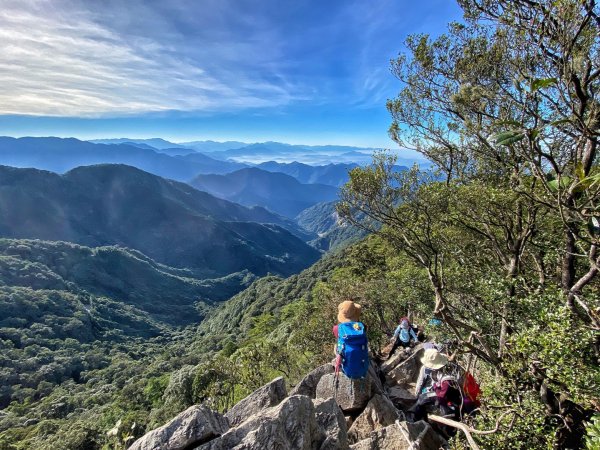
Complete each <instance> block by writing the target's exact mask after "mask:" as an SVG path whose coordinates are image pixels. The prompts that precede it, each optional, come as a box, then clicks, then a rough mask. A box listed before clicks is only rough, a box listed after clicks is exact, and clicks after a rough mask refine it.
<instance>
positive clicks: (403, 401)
mask: <svg viewBox="0 0 600 450" xmlns="http://www.w3.org/2000/svg"><path fill="white" fill-rule="evenodd" d="M387 396H388V397H389V399H390V400H391V401H392V403H393V404H394V405H395V406H396V407H398V408H400V409H402V410H404V409H409V408H410V407H411V406H413V405H414V404H415V402H416V401H417V397H415V396H414V395H413V394H412V392H410V391H408V390H407V389H404V388H402V387H400V386H392V387H391V388H389V389H388V390H387Z"/></svg>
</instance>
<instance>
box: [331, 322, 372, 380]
mask: <svg viewBox="0 0 600 450" xmlns="http://www.w3.org/2000/svg"><path fill="white" fill-rule="evenodd" d="M337 353H338V355H340V356H341V357H342V358H341V359H342V361H341V362H342V371H343V372H344V374H345V375H346V376H347V377H348V378H364V377H365V376H366V375H367V371H368V370H369V346H368V342H367V334H366V332H365V326H364V325H363V324H362V323H361V322H344V323H340V324H339V325H338V342H337Z"/></svg>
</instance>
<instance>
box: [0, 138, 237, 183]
mask: <svg viewBox="0 0 600 450" xmlns="http://www.w3.org/2000/svg"><path fill="white" fill-rule="evenodd" d="M149 141H152V142H154V140H152V139H151V140H149ZM169 144H170V143H169ZM165 148H172V147H165ZM182 150H183V153H185V152H186V151H185V149H183V148H182ZM189 152H193V151H192V150H189V151H188V153H189ZM193 156H195V155H193ZM181 158H182V159H180V158H178V157H173V156H169V155H167V154H162V153H160V152H159V151H158V150H155V149H152V148H150V147H149V146H148V144H144V145H143V146H137V145H133V144H119V143H115V144H110V145H109V144H93V143H90V142H86V141H80V140H78V139H72V138H71V139H60V138H55V137H49V138H19V139H15V138H10V137H0V164H2V165H7V166H13V167H35V168H37V169H43V170H50V171H52V172H57V173H64V172H66V171H68V170H71V169H74V168H75V167H79V166H85V165H91V164H104V163H118V164H128V165H131V166H135V167H137V168H139V169H142V170H145V171H147V172H150V173H153V174H155V175H159V176H161V177H164V178H170V179H173V180H178V181H187V180H189V179H191V178H193V177H194V176H196V175H198V174H200V173H227V172H231V171H233V170H237V169H239V168H240V167H241V166H240V164H239V163H232V162H227V161H219V160H216V159H213V158H210V157H208V156H204V155H202V156H199V157H197V159H195V160H192V159H185V158H186V157H185V156H182V157H181ZM242 167H243V166H242Z"/></svg>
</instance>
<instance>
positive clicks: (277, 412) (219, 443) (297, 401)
mask: <svg viewBox="0 0 600 450" xmlns="http://www.w3.org/2000/svg"><path fill="white" fill-rule="evenodd" d="M325 440H326V436H325V433H324V431H323V429H322V428H321V427H320V426H319V425H318V424H317V420H316V418H315V407H314V406H313V403H312V400H311V399H310V398H309V397H307V396H304V395H294V396H292V397H288V398H287V399H285V400H284V401H282V402H281V403H280V404H279V405H277V406H274V407H271V408H267V409H263V410H262V411H259V412H258V413H256V414H254V415H252V416H250V417H249V418H248V419H247V420H246V421H244V422H243V423H241V424H240V425H238V426H237V427H236V428H232V429H230V430H229V431H228V432H227V433H225V434H223V435H222V436H220V437H218V438H216V439H214V440H212V441H210V442H207V443H205V444H202V445H200V446H198V447H195V448H196V449H198V450H312V449H318V448H320V446H321V444H322V443H323V442H324V441H325Z"/></svg>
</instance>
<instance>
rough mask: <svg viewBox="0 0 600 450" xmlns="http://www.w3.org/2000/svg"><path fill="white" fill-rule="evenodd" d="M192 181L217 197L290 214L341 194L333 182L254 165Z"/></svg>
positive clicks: (288, 215) (294, 214) (197, 186)
mask: <svg viewBox="0 0 600 450" xmlns="http://www.w3.org/2000/svg"><path fill="white" fill-rule="evenodd" d="M190 184H191V185H192V186H194V187H196V188H197V189H199V190H202V191H206V192H209V193H211V194H213V195H215V196H217V197H220V198H224V199H227V200H230V201H234V202H236V203H240V204H242V205H247V206H254V205H259V206H263V207H265V208H267V209H269V210H271V211H273V212H276V213H278V214H281V215H283V216H286V217H290V218H293V217H295V216H296V215H297V214H298V213H299V212H300V211H302V210H304V209H306V208H308V207H310V206H312V205H314V204H316V203H319V202H323V201H331V200H334V199H336V198H337V196H338V189H337V188H335V187H333V186H329V185H325V184H302V183H300V182H299V181H298V180H297V179H296V178H294V177H292V176H289V175H285V174H283V173H277V172H268V171H265V170H261V169H258V168H255V167H254V168H248V169H241V170H238V171H235V172H232V173H229V174H226V175H198V176H197V177H196V178H194V179H193V180H192V181H190Z"/></svg>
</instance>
